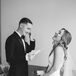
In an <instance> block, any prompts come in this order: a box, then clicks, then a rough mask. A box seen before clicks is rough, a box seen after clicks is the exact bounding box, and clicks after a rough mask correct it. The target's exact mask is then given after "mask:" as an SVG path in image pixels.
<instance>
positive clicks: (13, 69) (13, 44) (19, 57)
mask: <svg viewBox="0 0 76 76" xmlns="http://www.w3.org/2000/svg"><path fill="white" fill-rule="evenodd" d="M34 48H35V41H30V45H28V44H27V43H26V52H25V51H24V46H23V43H22V40H21V38H20V37H19V35H18V34H17V33H16V32H14V33H13V34H12V35H10V36H9V37H8V38H7V40H6V43H5V49H6V60H7V62H8V63H9V64H10V69H9V74H8V75H9V76H28V63H27V61H26V58H25V55H26V53H29V52H31V50H34Z"/></svg>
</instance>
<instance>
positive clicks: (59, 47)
mask: <svg viewBox="0 0 76 76" xmlns="http://www.w3.org/2000/svg"><path fill="white" fill-rule="evenodd" d="M52 39H53V49H52V51H51V53H50V54H49V64H48V66H47V69H46V71H45V73H44V74H43V75H41V76H64V67H65V64H66V61H67V52H68V51H67V49H68V47H67V46H68V44H69V43H70V42H71V39H72V37H71V34H70V32H68V31H67V30H66V29H65V28H62V29H61V30H59V31H58V33H55V35H54V36H53V38H52ZM51 56H53V60H52V59H51Z"/></svg>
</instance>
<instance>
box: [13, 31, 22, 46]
mask: <svg viewBox="0 0 76 76" xmlns="http://www.w3.org/2000/svg"><path fill="white" fill-rule="evenodd" d="M14 34H15V35H16V37H17V39H18V41H19V42H20V44H21V45H23V42H22V40H21V38H20V36H19V35H18V34H17V33H16V32H14Z"/></svg>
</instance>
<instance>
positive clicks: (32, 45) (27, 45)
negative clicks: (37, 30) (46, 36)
mask: <svg viewBox="0 0 76 76" xmlns="http://www.w3.org/2000/svg"><path fill="white" fill-rule="evenodd" d="M34 49H35V41H30V45H29V44H28V43H26V52H27V53H29V52H31V51H32V50H34Z"/></svg>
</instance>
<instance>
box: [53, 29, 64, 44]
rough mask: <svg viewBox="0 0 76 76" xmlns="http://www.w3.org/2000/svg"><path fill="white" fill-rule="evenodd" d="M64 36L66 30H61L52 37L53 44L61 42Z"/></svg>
mask: <svg viewBox="0 0 76 76" xmlns="http://www.w3.org/2000/svg"><path fill="white" fill-rule="evenodd" d="M63 34H64V30H59V31H58V32H56V33H55V35H54V36H53V37H52V39H53V43H57V42H59V41H60V40H61V37H62V36H63Z"/></svg>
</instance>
